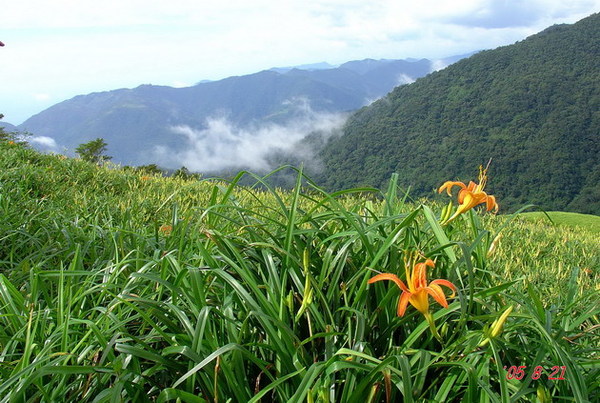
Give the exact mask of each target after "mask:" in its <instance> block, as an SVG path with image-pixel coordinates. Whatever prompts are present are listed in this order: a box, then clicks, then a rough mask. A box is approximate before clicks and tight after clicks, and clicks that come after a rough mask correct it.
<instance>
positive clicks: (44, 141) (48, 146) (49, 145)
mask: <svg viewBox="0 0 600 403" xmlns="http://www.w3.org/2000/svg"><path fill="white" fill-rule="evenodd" d="M27 142H29V143H30V144H32V145H34V146H36V147H37V148H40V149H42V150H43V151H56V150H58V144H56V141H55V140H54V139H53V138H52V137H47V136H35V137H31V138H28V139H27Z"/></svg>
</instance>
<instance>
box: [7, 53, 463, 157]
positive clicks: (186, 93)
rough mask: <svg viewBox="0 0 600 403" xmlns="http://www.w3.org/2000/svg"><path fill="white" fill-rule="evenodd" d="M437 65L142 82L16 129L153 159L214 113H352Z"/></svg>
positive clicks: (382, 63)
mask: <svg viewBox="0 0 600 403" xmlns="http://www.w3.org/2000/svg"><path fill="white" fill-rule="evenodd" d="M465 56H466V55H465ZM461 57H462V56H456V57H454V58H449V59H447V60H444V61H442V63H450V62H451V61H453V60H454V59H456V58H461ZM437 64H438V63H437V62H436V63H434V62H432V61H430V60H427V59H421V60H410V61H407V60H379V61H378V60H371V59H367V60H363V61H352V62H348V63H344V64H342V65H340V66H338V67H333V68H325V67H327V66H325V65H318V66H320V67H323V68H315V67H316V66H315V65H313V66H312V67H307V68H306V69H300V68H283V69H275V70H273V69H272V70H265V71H261V72H258V73H255V74H250V75H245V76H236V77H229V78H225V79H223V80H219V81H210V82H201V83H199V84H197V85H195V86H193V87H187V88H171V87H164V86H154V85H142V86H139V87H137V88H134V89H118V90H114V91H107V92H100V93H92V94H87V95H79V96H76V97H74V98H72V99H69V100H67V101H64V102H61V103H59V104H56V105H54V106H52V107H50V108H48V109H46V110H44V111H42V112H41V113H39V114H37V115H35V116H32V117H31V118H29V119H28V120H26V121H25V122H24V123H23V124H21V125H20V126H19V129H20V130H25V131H29V132H31V133H33V134H34V135H36V136H43V137H49V138H52V139H54V141H55V142H56V143H57V147H58V148H60V149H62V148H66V149H68V150H73V149H74V148H75V147H76V146H77V145H79V144H81V143H84V142H87V141H90V140H92V139H94V138H97V137H102V138H104V139H105V140H106V141H107V143H108V145H109V149H108V153H109V154H110V155H112V156H113V161H116V162H119V163H122V164H133V165H137V164H149V163H155V162H156V161H154V160H153V155H154V154H153V153H154V151H155V150H156V148H157V147H167V148H169V149H172V150H174V151H181V150H183V149H185V147H186V144H185V141H183V140H182V138H181V136H178V135H177V134H174V133H173V128H174V127H181V126H186V127H191V128H195V129H198V130H201V129H205V128H206V127H207V119H210V118H215V117H217V118H224V119H227V121H228V122H230V123H231V124H232V125H236V126H241V127H247V126H252V125H254V126H256V125H262V124H267V123H278V124H285V123H286V122H287V121H289V120H290V119H294V118H296V119H299V118H301V117H302V116H303V114H306V113H315V112H317V113H337V112H348V111H353V110H356V109H358V108H360V107H362V106H364V105H365V104H367V103H369V102H372V101H373V100H375V99H377V98H379V97H381V96H383V95H385V94H386V93H387V92H389V91H390V90H392V89H393V88H394V87H395V86H397V85H399V84H404V83H406V82H410V81H412V80H415V79H416V78H419V77H422V76H425V75H426V74H428V73H430V72H431V71H432V70H433V69H434V68H435V66H437ZM308 66H310V65H308Z"/></svg>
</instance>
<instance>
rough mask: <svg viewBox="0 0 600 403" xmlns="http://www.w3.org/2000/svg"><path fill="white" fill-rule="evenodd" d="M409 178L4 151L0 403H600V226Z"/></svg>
mask: <svg viewBox="0 0 600 403" xmlns="http://www.w3.org/2000/svg"><path fill="white" fill-rule="evenodd" d="M288 169H292V168H288ZM476 172H477V167H473V173H474V174H475V173H476ZM248 178H251V179H253V180H254V181H255V182H256V186H241V185H239V184H238V182H239V181H240V180H242V179H244V180H245V181H247V180H248ZM449 179H451V178H449ZM473 179H474V180H476V175H474V178H473ZM397 184H398V176H397V175H392V176H391V178H390V181H389V185H388V187H387V188H385V189H382V190H376V189H369V188H358V189H347V190H343V191H339V192H336V193H327V192H325V191H324V190H322V189H321V188H319V187H318V186H317V185H316V184H314V183H312V182H311V181H310V179H309V178H306V177H304V176H303V175H302V173H301V172H300V171H297V181H296V186H295V187H294V188H293V189H291V190H286V191H284V190H280V189H273V188H271V187H270V186H269V185H268V184H267V183H266V182H264V181H263V179H262V178H260V177H258V176H253V175H252V174H250V173H246V172H241V173H240V174H239V175H238V176H236V177H234V178H232V179H231V180H229V181H224V180H209V179H206V180H199V181H198V180H195V181H192V180H184V179H181V178H163V177H160V176H153V175H148V174H145V173H143V172H138V171H136V170H133V169H129V170H125V169H120V168H117V167H97V166H95V165H92V164H89V163H86V162H84V161H81V160H77V159H70V158H66V157H64V156H61V155H44V154H40V153H37V152H35V151H33V150H31V149H29V148H28V147H27V146H26V145H23V144H18V143H15V142H13V141H7V139H4V140H2V141H0V402H41V401H44V402H53V401H80V402H113V401H116V402H120V401H135V402H138V401H151V402H152V401H157V402H167V401H181V402H208V401H213V402H217V401H219V402H259V401H263V402H269V401H279V402H288V401H308V402H354V401H366V402H379V401H384V402H394V401H405V402H411V401H431V402H446V401H461V400H462V401H471V402H474V401H479V402H512V401H530V402H535V401H540V402H550V401H576V402H586V401H589V402H593V401H600V389H599V386H600V385H599V382H600V364H598V362H599V358H600V340H599V337H598V334H599V330H598V327H599V320H598V319H599V314H600V287H599V285H598V284H599V281H598V280H599V278H600V273H599V271H600V255H599V252H598V244H597V235H598V234H597V232H596V231H594V230H589V229H586V228H581V227H572V226H569V225H566V226H565V225H555V224H553V223H552V222H550V221H549V220H531V219H529V218H527V217H526V216H525V217H522V216H521V215H510V216H509V215H493V214H490V213H485V212H484V211H483V210H484V209H482V208H481V206H480V207H476V208H472V209H468V211H464V212H463V213H462V214H459V212H458V213H456V214H454V215H453V217H454V216H456V217H455V218H452V219H451V220H448V218H449V217H450V214H453V213H455V212H457V208H461V207H460V206H459V203H458V202H457V200H456V191H454V192H453V193H452V196H447V195H446V194H443V195H440V196H439V198H437V199H436V201H427V200H422V201H420V202H415V201H411V202H408V200H409V199H408V198H407V196H406V195H405V194H404V193H403V191H402V190H401V189H400V188H399V187H398V185H397ZM440 185H441V183H440ZM495 196H496V198H497V201H498V204H500V205H501V203H502V195H501V194H496V195H495ZM449 202H450V203H451V204H450V205H448V204H447V203H449ZM386 273H387V274H386ZM378 280H390V281H378Z"/></svg>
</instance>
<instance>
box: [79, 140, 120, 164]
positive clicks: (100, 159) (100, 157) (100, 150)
mask: <svg viewBox="0 0 600 403" xmlns="http://www.w3.org/2000/svg"><path fill="white" fill-rule="evenodd" d="M107 146H108V144H107V143H106V141H104V139H103V138H100V137H99V138H97V139H95V140H92V141H89V142H87V143H83V144H80V145H79V146H78V147H77V148H76V149H75V152H76V153H77V154H79V157H81V159H82V160H84V161H87V162H91V163H93V164H103V163H104V162H106V161H108V160H110V159H111V158H112V157H109V156H108V155H105V154H104V153H105V152H106V148H107Z"/></svg>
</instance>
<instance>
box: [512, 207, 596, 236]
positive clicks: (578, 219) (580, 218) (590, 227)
mask: <svg viewBox="0 0 600 403" xmlns="http://www.w3.org/2000/svg"><path fill="white" fill-rule="evenodd" d="M522 216H523V218H528V219H532V220H539V221H545V220H546V221H547V220H548V219H549V220H551V221H552V223H554V224H556V225H561V226H567V227H571V228H573V229H580V230H586V231H590V232H593V233H596V234H600V216H595V215H590V214H578V213H568V212H564V211H548V212H539V211H535V212H528V213H523V215H522ZM546 224H548V223H546Z"/></svg>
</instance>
